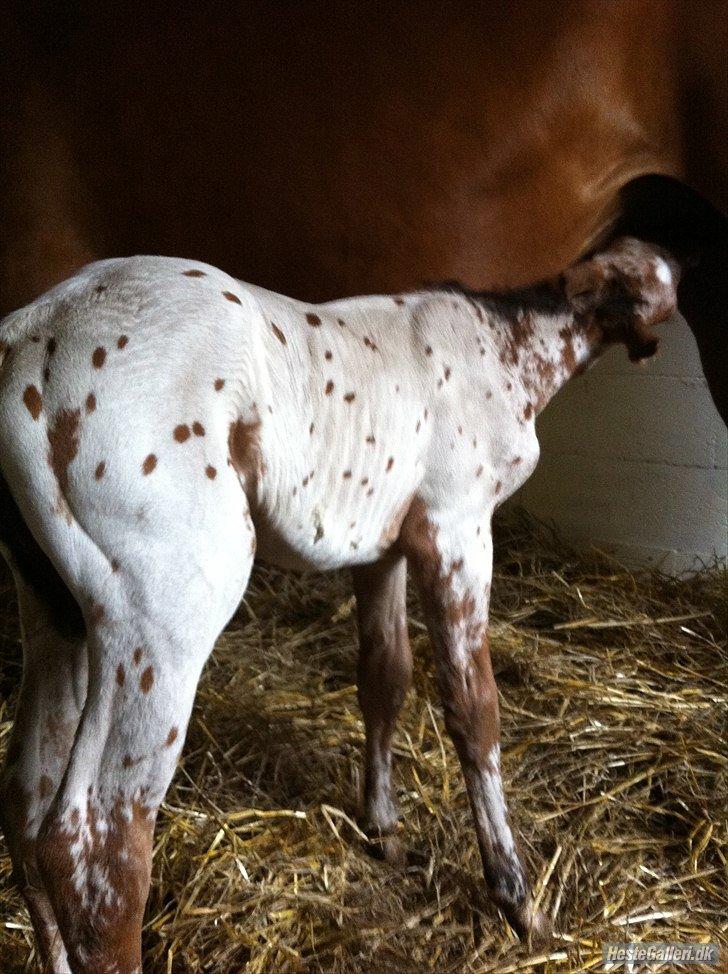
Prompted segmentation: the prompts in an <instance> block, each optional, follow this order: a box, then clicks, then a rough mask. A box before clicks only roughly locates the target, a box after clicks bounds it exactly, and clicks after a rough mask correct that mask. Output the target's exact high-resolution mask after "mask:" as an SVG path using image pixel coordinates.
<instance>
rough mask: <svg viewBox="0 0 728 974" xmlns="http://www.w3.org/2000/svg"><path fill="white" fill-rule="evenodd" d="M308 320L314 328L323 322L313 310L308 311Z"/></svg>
mask: <svg viewBox="0 0 728 974" xmlns="http://www.w3.org/2000/svg"><path fill="white" fill-rule="evenodd" d="M306 321H307V322H308V323H309V325H311V326H312V327H313V328H318V326H319V325H320V324H321V319H320V318H319V316H318V315H315V314H313V312H311V311H309V312H307V313H306Z"/></svg>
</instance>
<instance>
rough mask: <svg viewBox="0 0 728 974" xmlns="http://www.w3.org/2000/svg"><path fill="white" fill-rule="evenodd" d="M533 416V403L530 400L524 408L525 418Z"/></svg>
mask: <svg viewBox="0 0 728 974" xmlns="http://www.w3.org/2000/svg"><path fill="white" fill-rule="evenodd" d="M531 416H533V405H532V404H531V403H530V402H527V403H526V405H525V408H524V410H523V418H524V419H530V418H531Z"/></svg>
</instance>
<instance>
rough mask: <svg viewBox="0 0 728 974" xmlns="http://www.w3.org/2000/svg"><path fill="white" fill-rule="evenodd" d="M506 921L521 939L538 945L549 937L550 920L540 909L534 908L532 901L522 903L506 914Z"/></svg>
mask: <svg viewBox="0 0 728 974" xmlns="http://www.w3.org/2000/svg"><path fill="white" fill-rule="evenodd" d="M507 917H508V922H509V923H510V925H511V926H512V927H513V929H514V930H515V931H516V933H517V934H518V936H519V937H520V938H521V940H527V941H530V943H531V944H532V945H533V946H534V947H540V946H543V945H544V944H546V943H548V941H549V940H550V939H551V921H550V920H549V918H548V917H547V916H546V914H545V913H542V912H541V910H534V908H533V904H532V903H524V904H523V905H522V906H520V907H518V909H516V910H514V911H513V912H512V913H508V914H507Z"/></svg>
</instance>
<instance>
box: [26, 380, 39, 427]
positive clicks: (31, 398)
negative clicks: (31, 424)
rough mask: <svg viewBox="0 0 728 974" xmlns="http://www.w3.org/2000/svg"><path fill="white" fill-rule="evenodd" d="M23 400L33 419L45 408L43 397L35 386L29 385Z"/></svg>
mask: <svg viewBox="0 0 728 974" xmlns="http://www.w3.org/2000/svg"><path fill="white" fill-rule="evenodd" d="M23 402H24V403H25V408H26V409H27V410H28V412H29V413H30V415H31V416H32V417H33V419H36V420H37V419H38V417H39V416H40V414H41V410H42V409H43V397H42V396H41V394H40V392H39V391H38V389H37V388H36V387H35V386H27V387H26V389H25V392H24V393H23Z"/></svg>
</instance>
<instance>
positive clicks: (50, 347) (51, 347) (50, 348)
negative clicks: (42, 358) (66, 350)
mask: <svg viewBox="0 0 728 974" xmlns="http://www.w3.org/2000/svg"><path fill="white" fill-rule="evenodd" d="M57 347H58V346H57V345H56V340H55V338H49V339H48V344H47V345H46V352H48V355H49V356H50V357H53V356H54V355H55V354H56V348H57Z"/></svg>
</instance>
